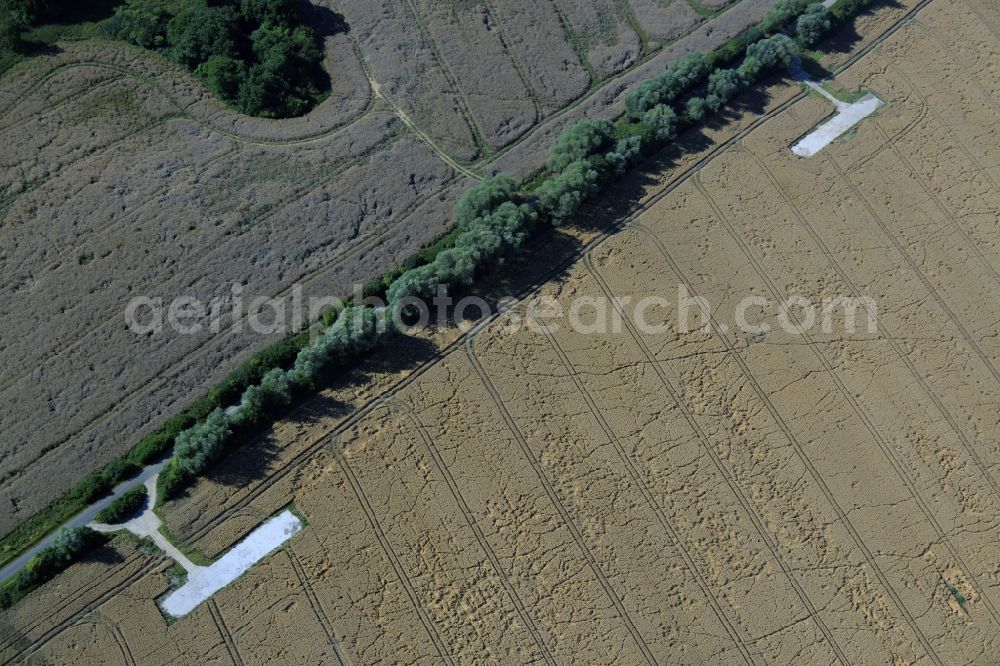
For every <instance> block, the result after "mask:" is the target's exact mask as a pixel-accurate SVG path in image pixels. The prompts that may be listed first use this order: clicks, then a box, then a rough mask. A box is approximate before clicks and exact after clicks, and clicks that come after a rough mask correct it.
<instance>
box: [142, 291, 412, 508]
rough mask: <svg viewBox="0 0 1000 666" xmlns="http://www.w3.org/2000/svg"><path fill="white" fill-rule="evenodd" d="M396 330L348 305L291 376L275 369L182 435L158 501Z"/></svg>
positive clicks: (383, 314)
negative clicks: (300, 394) (233, 406)
mask: <svg viewBox="0 0 1000 666" xmlns="http://www.w3.org/2000/svg"><path fill="white" fill-rule="evenodd" d="M394 332H395V329H394V328H393V325H392V320H391V317H389V313H388V312H387V311H384V310H375V309H373V308H370V307H363V306H354V305H350V306H347V307H345V308H344V309H343V310H341V311H340V313H339V316H338V317H337V319H336V320H335V321H334V322H333V323H332V324H330V325H329V326H327V327H326V328H325V329H324V330H322V331H320V332H319V334H318V335H316V336H315V339H314V340H313V341H312V342H311V343H310V344H307V345H304V346H303V347H302V349H301V350H300V351H299V352H298V354H297V355H296V356H295V360H294V362H293V363H292V367H291V368H290V369H288V370H284V369H282V368H272V369H271V370H269V371H268V372H267V373H266V374H264V376H263V377H262V378H261V380H260V382H259V383H256V384H252V385H250V386H248V387H247V388H246V389H245V390H244V392H243V394H242V396H241V398H240V401H239V404H238V405H237V406H236V409H234V410H223V409H222V407H216V408H215V409H214V410H212V412H211V413H209V414H208V416H206V417H205V418H204V419H202V420H201V421H199V422H198V423H196V424H194V425H193V426H191V427H190V428H187V429H186V430H183V431H181V432H180V433H179V434H178V435H177V436H176V438H175V441H174V447H173V453H172V454H171V457H170V459H169V460H168V461H167V464H166V465H165V466H164V468H163V470H162V471H161V472H160V477H159V479H158V483H157V493H158V494H159V495H160V497H159V498H158V499H160V500H163V499H169V498H171V497H175V496H177V494H178V493H179V492H180V491H181V490H183V489H184V488H185V487H186V486H187V485H188V484H189V483H190V482H191V481H192V480H194V479H195V478H197V477H198V475H199V474H201V473H202V472H203V471H204V470H205V469H207V468H208V467H209V465H211V464H212V463H213V462H215V461H216V460H217V459H218V458H219V457H221V456H222V455H223V454H224V453H225V450H226V448H227V447H228V446H230V445H231V444H232V442H233V440H234V439H235V438H237V437H238V436H240V435H241V434H242V433H244V432H246V431H248V430H250V429H252V428H254V427H255V426H257V425H260V424H261V423H264V422H268V421H270V420H271V419H273V418H274V417H275V416H277V415H279V414H281V413H282V411H283V410H284V409H285V408H287V407H288V405H289V404H290V403H291V402H292V398H293V396H294V394H295V393H296V392H307V391H311V390H314V389H315V388H316V386H317V385H318V383H319V382H320V381H321V380H322V378H323V377H324V376H325V375H326V374H327V373H329V372H330V371H331V370H332V369H334V368H340V367H343V366H345V365H347V364H348V363H351V362H352V361H354V360H355V359H357V358H359V357H361V356H363V355H365V354H366V353H368V352H369V351H371V350H372V349H374V348H375V347H376V346H377V345H379V344H381V342H382V341H383V340H384V339H385V338H386V337H387V336H389V335H392V334H393V333H394Z"/></svg>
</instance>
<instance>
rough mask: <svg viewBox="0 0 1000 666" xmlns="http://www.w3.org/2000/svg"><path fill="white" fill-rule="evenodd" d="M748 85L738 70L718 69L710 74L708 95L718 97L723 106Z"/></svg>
mask: <svg viewBox="0 0 1000 666" xmlns="http://www.w3.org/2000/svg"><path fill="white" fill-rule="evenodd" d="M746 85H747V84H746V81H745V80H743V77H742V76H740V73H739V72H738V71H737V70H735V69H717V70H715V71H714V72H712V73H711V74H709V76H708V88H707V91H708V96H709V97H712V96H714V97H715V98H716V99H718V100H719V101H720V104H719V106H721V104H724V103H725V102H728V101H729V100H731V99H732V98H733V97H736V95H738V94H739V93H741V92H742V91H743V90H744V89H745V88H746ZM716 110H718V107H716Z"/></svg>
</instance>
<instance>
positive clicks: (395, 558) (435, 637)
mask: <svg viewBox="0 0 1000 666" xmlns="http://www.w3.org/2000/svg"><path fill="white" fill-rule="evenodd" d="M382 407H385V405H382ZM340 439H341V438H340V437H339V436H338V437H336V438H334V439H333V441H332V442H330V443H331V444H332V445H333V446H331V447H330V449H331V450H332V452H333V457H334V458H335V459H336V461H337V464H338V465H339V466H340V469H341V470H342V471H343V472H344V476H345V477H346V478H347V481H348V483H349V484H350V486H351V490H352V491H353V492H354V496H355V498H356V499H357V500H358V505H359V506H360V507H361V510H362V511H363V512H364V514H365V517H367V518H368V522H369V523H370V524H371V527H372V531H373V532H374V533H375V538H376V539H377V540H378V542H379V545H380V546H382V552H383V553H385V556H386V559H387V560H389V565H390V566H391V567H392V569H393V571H394V572H395V573H396V577H397V578H399V582H400V583H401V584H402V585H403V589H404V591H405V592H406V596H408V597H409V598H410V603H411V604H412V605H413V609H414V611H415V612H416V613H417V615H418V617H419V618H420V622H421V624H423V626H424V630H425V631H426V632H427V635H428V636H429V637H430V639H431V642H432V643H433V644H434V647H435V649H436V650H437V652H438V656H440V657H441V659H442V660H444V661H446V662H447V663H449V664H454V663H455V660H454V659H453V658H452V656H451V653H450V652H449V651H448V647H447V646H446V645H445V643H444V641H443V640H442V639H441V635H440V634H439V633H438V630H437V626H436V625H435V624H434V620H433V618H431V617H430V614H429V613H428V612H427V609H426V608H425V607H424V604H423V602H421V600H420V597H419V595H418V594H417V591H416V588H415V587H414V586H413V581H412V580H411V576H410V573H409V572H408V571H407V570H406V567H405V566H404V565H403V563H402V561H401V560H400V559H399V555H397V554H396V550H395V549H394V548H393V547H392V543H391V542H390V541H389V536H388V535H387V534H386V533H385V530H384V529H383V528H382V525H381V523H380V522H379V520H378V517H377V516H376V515H375V510H374V509H372V506H371V504H370V503H369V501H368V496H367V495H366V494H365V491H364V488H363V487H362V486H361V482H360V481H359V480H358V478H357V477H356V476H355V475H354V470H352V469H351V465H350V463H348V461H347V453H346V451H344V447H343V446H342V444H341V442H340Z"/></svg>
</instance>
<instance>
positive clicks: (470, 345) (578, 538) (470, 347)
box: [464, 319, 657, 665]
mask: <svg viewBox="0 0 1000 666" xmlns="http://www.w3.org/2000/svg"><path fill="white" fill-rule="evenodd" d="M491 322H492V319H487V320H485V321H484V322H483V323H482V324H481V325H479V326H476V327H474V328H473V329H472V330H470V331H469V333H468V334H467V335H466V337H465V345H464V346H465V352H466V355H467V356H468V358H469V361H470V364H471V367H472V369H473V370H474V371H475V373H476V374H477V375H478V376H479V380H480V382H481V383H482V385H483V388H485V389H486V391H487V392H488V393H489V394H490V398H491V399H492V401H493V403H494V405H495V406H496V409H497V411H498V412H499V413H500V416H501V418H502V419H503V421H504V423H505V424H506V426H507V429H508V431H509V432H510V434H511V436H512V437H513V438H514V439H515V441H516V442H517V444H518V446H519V447H520V449H521V452H522V454H523V455H524V457H525V459H526V460H527V461H528V463H529V464H530V465H531V468H532V469H533V470H534V472H535V475H536V476H537V477H538V482H539V484H541V486H542V488H543V490H544V491H545V494H546V495H547V496H548V498H549V501H550V502H551V503H552V506H553V507H554V508H555V509H556V511H557V512H558V513H559V516H560V518H561V519H562V522H563V523H564V524H565V525H566V528H567V529H568V530H569V531H570V534H571V535H572V537H573V540H574V541H575V542H576V545H577V547H578V548H579V549H580V552H581V553H582V554H583V557H584V559H585V560H586V562H587V565H588V566H589V568H590V570H591V571H592V572H593V574H594V577H595V578H596V579H597V581H598V582H599V583H600V585H601V587H602V588H603V589H604V593H605V594H606V595H607V597H608V598H609V599H610V600H611V603H612V604H614V607H615V610H617V612H618V616H619V617H620V618H621V619H622V622H623V623H624V624H625V627H626V628H627V629H628V632H629V633H630V634H631V635H632V639H633V640H634V641H635V643H636V645H637V646H638V648H639V650H640V651H641V652H642V654H643V656H644V657H645V659H646V661H647V662H648V663H649V664H651V665H655V664H656V663H657V661H656V657H654V656H653V653H652V651H650V649H649V646H648V645H647V644H646V641H645V639H643V637H642V635H641V634H640V633H639V631H638V629H636V626H635V623H634V622H633V621H632V618H631V617H630V616H629V614H628V611H627V610H626V609H625V606H624V605H623V604H622V600H621V598H620V597H619V596H618V594H617V593H616V592H615V590H614V588H613V587H612V586H611V582H610V581H609V580H608V577H607V575H606V574H605V573H604V571H603V570H602V569H601V565H600V563H599V562H598V561H597V558H596V557H594V554H593V553H592V552H591V551H590V548H589V547H588V546H587V545H586V542H585V541H584V539H583V535H582V534H581V533H580V530H579V528H577V526H576V523H574V522H573V519H572V517H571V516H570V513H569V511H568V510H567V509H566V507H565V506H564V505H563V503H562V500H561V499H560V498H559V495H558V494H557V493H556V490H555V488H554V487H553V486H552V484H551V482H550V481H549V479H548V477H547V475H546V474H545V472H544V470H543V469H542V466H541V463H540V462H539V460H538V458H537V457H536V456H535V454H534V453H533V452H532V450H531V448H530V446H529V445H528V442H527V440H526V439H525V437H524V434H523V433H522V432H521V429H520V428H519V427H518V425H517V423H516V422H515V421H514V418H513V417H512V416H511V414H510V412H509V411H508V410H507V406H506V405H505V404H504V402H503V399H502V398H501V397H500V393H499V392H498V391H497V388H496V386H495V385H494V384H493V381H492V380H491V379H490V378H489V376H488V375H487V373H486V371H485V370H484V369H483V366H482V365H481V364H480V362H479V359H478V358H477V357H476V352H475V348H474V347H475V340H476V336H477V335H478V334H479V333H480V332H481V331H484V330H486V328H487V327H488V325H489V324H490V323H491Z"/></svg>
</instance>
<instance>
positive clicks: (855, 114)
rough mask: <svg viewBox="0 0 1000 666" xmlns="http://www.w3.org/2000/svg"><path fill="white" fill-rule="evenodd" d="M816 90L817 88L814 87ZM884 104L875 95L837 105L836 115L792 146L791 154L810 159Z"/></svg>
mask: <svg viewBox="0 0 1000 666" xmlns="http://www.w3.org/2000/svg"><path fill="white" fill-rule="evenodd" d="M816 87H817V88H818V86H816ZM883 104H885V102H883V101H882V100H880V99H879V98H878V97H876V96H875V95H871V94H868V95H865V96H864V97H862V98H861V99H859V100H858V101H857V102H855V103H853V104H845V103H843V102H838V103H837V115H835V116H834V117H833V118H830V120H828V121H826V122H825V123H823V124H822V125H820V126H819V127H817V128H816V129H815V130H813V131H812V132H810V133H809V134H808V135H806V137H805V138H803V139H802V140H801V141H799V142H798V143H796V144H795V145H794V146H792V152H793V153H795V154H796V155H798V156H799V157H812V156H813V155H815V154H816V153H818V152H819V151H821V150H823V149H824V148H826V147H827V146H829V145H830V144H831V143H833V142H834V141H835V140H836V139H837V137H839V136H842V135H844V134H845V133H846V132H847V131H848V130H850V129H851V128H852V127H854V126H855V125H857V124H858V123H860V122H861V121H862V120H864V119H865V118H867V117H868V116H870V115H871V114H873V113H875V111H876V110H877V109H878V108H879V107H881V106H882V105H883Z"/></svg>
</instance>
